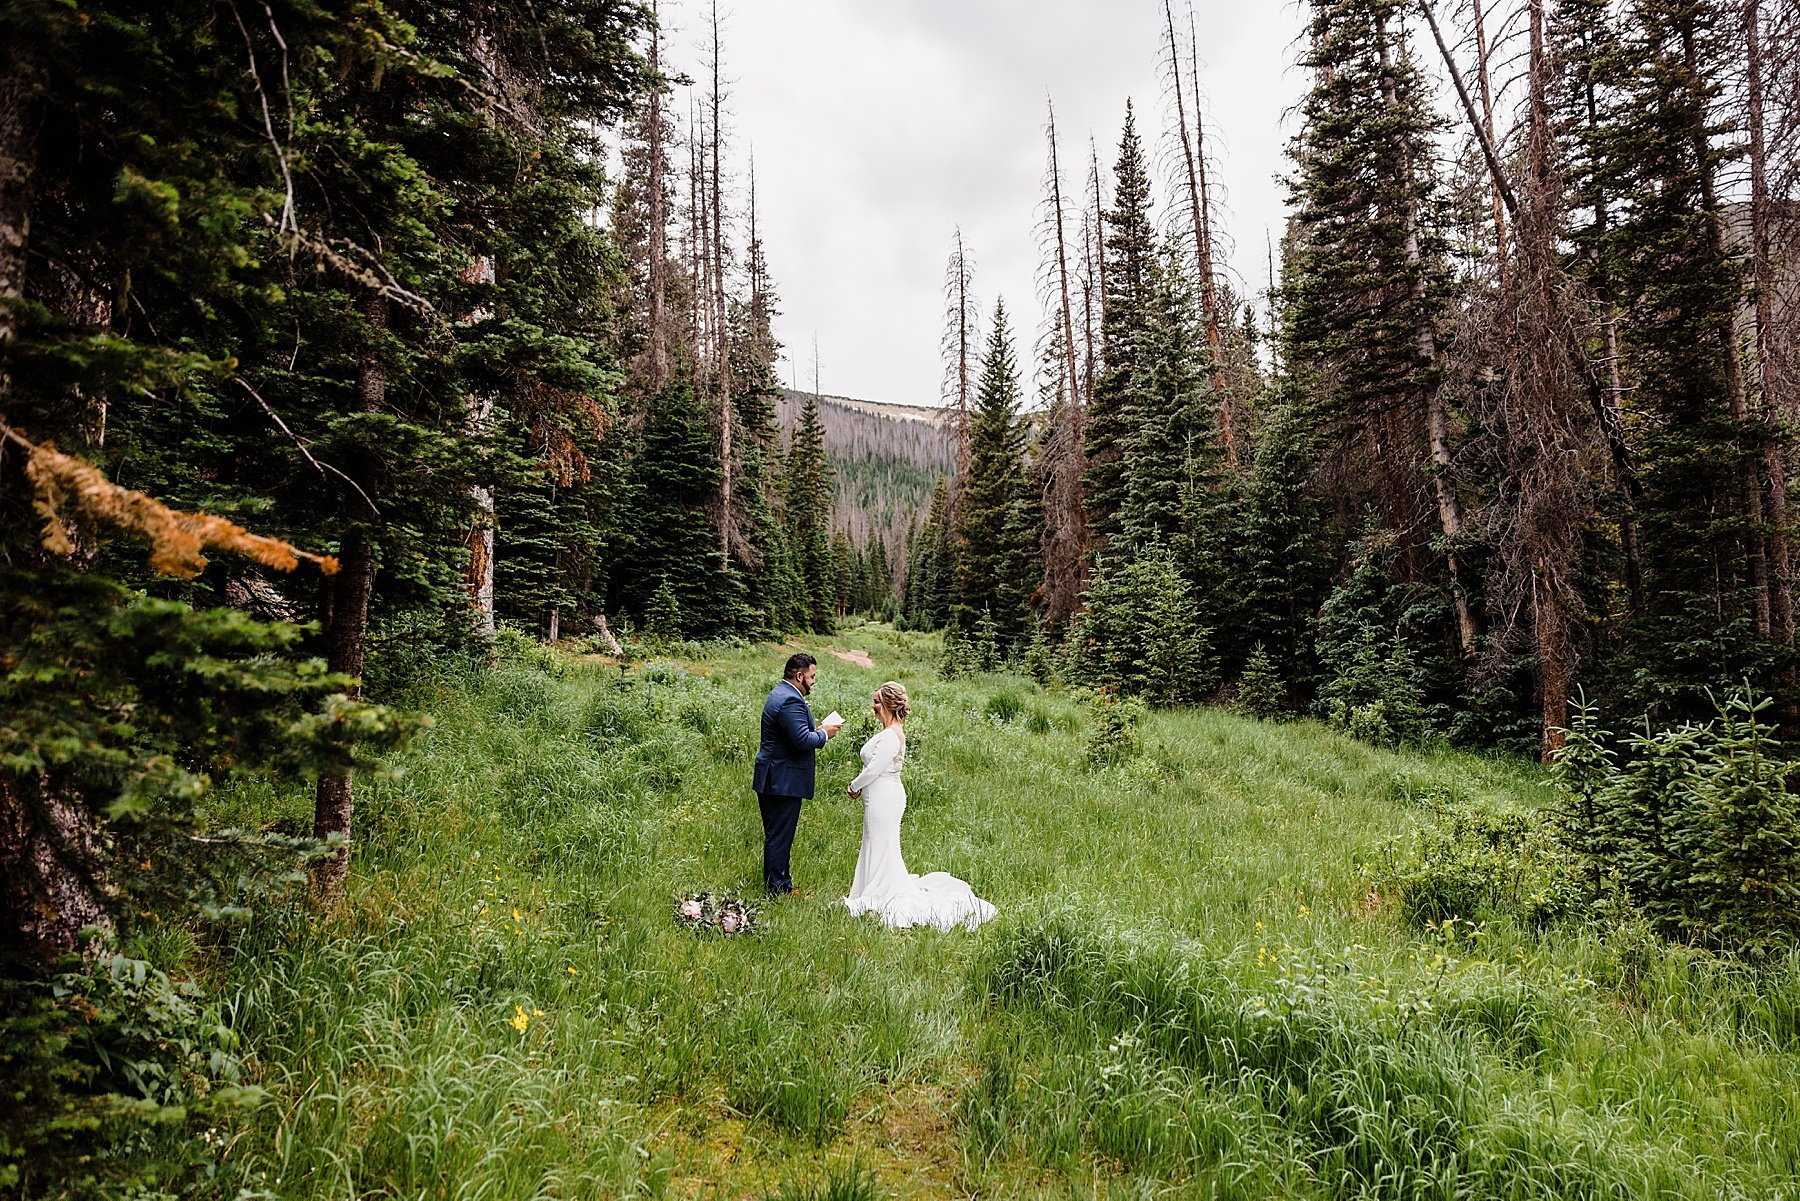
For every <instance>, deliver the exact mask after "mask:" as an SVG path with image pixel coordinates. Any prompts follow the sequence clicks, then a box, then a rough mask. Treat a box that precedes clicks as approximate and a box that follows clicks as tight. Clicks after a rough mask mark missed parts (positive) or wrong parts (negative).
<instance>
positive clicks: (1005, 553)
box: [953, 303, 1037, 649]
mask: <svg viewBox="0 0 1800 1201" xmlns="http://www.w3.org/2000/svg"><path fill="white" fill-rule="evenodd" d="M1034 517H1035V506H1034V505H1032V504H1031V503H1030V502H1029V498H1028V497H1027V495H1026V492H1025V430H1024V427H1023V426H1022V425H1021V424H1020V422H1019V373H1018V364H1017V360H1016V359H1015V358H1014V352H1013V341H1012V330H1011V328H1010V327H1009V326H1008V324H1007V320H1006V306H1005V305H1004V304H1000V303H996V304H995V306H994V324H993V328H992V330H991V331H990V332H989V334H988V341H987V347H986V351H985V353H984V355H983V358H982V364H981V379H980V382H979V384H978V385H977V389H976V409H975V417H974V422H973V427H972V428H971V430H970V434H969V478H968V480H967V481H966V482H965V484H964V486H963V497H962V512H961V514H960V518H959V521H958V524H957V531H956V533H957V540H958V543H959V557H958V562H957V568H958V574H957V589H956V608H955V611H954V613H953V620H954V621H955V623H956V625H957V626H958V627H959V628H960V629H963V630H969V629H972V628H974V624H975V622H976V620H977V619H978V617H979V616H980V615H981V614H984V613H985V614H987V615H989V617H990V619H991V620H992V622H993V623H994V626H995V629H996V631H997V636H998V637H999V639H1000V641H1001V643H1002V644H1003V647H1004V648H1006V649H1010V648H1011V647H1012V646H1013V644H1014V643H1015V642H1017V641H1018V640H1019V639H1020V638H1021V637H1022V636H1023V635H1024V633H1025V629H1026V625H1027V623H1028V621H1029V619H1030V612H1029V604H1030V599H1031V592H1032V589H1033V588H1034V587H1035V585H1036V582H1037V580H1036V575H1037V570H1036V563H1037V534H1036V528H1035V521H1034Z"/></svg>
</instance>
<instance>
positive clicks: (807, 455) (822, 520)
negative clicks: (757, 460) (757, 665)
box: [782, 396, 837, 631]
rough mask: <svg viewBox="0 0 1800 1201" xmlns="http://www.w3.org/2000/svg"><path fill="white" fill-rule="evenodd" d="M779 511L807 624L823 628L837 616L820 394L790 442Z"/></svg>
mask: <svg viewBox="0 0 1800 1201" xmlns="http://www.w3.org/2000/svg"><path fill="white" fill-rule="evenodd" d="M785 467H786V471H785V478H784V480H783V487H782V511H783V514H784V516H785V518H786V522H787V535H788V544H789V546H790V547H791V549H792V551H793V555H794V566H795V569H796V570H797V572H798V574H799V576H800V580H801V583H802V584H803V585H804V587H805V596H806V603H805V613H806V624H805V628H807V629H809V630H816V631H827V630H830V629H831V628H832V626H833V625H834V624H835V620H836V609H837V573H836V570H835V568H834V566H833V563H832V558H831V533H830V531H831V519H832V507H833V506H832V485H831V479H832V471H831V462H830V460H829V459H827V457H826V455H825V426H824V424H823V423H822V422H821V421H820V419H819V406H818V400H817V398H816V397H814V396H808V397H807V398H806V401H805V403H804V405H803V407H802V408H801V410H800V424H799V425H798V426H796V427H795V429H794V432H793V436H792V440H791V441H790V443H789V445H788V453H787V462H786V464H785Z"/></svg>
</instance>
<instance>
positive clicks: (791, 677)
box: [752, 651, 843, 896]
mask: <svg viewBox="0 0 1800 1201" xmlns="http://www.w3.org/2000/svg"><path fill="white" fill-rule="evenodd" d="M818 678H819V661H818V660H817V659H814V658H813V657H812V656H811V655H809V654H807V653H806V652H805V651H801V652H800V653H798V654H795V655H790V656H788V661H787V667H786V668H785V669H784V670H783V671H782V673H781V683H779V684H777V685H775V687H774V688H772V689H770V690H769V696H768V699H767V700H765V701H763V710H762V745H761V746H760V747H758V748H757V751H756V775H755V780H754V783H753V784H752V787H754V788H755V789H756V799H757V802H758V803H759V804H760V805H761V806H762V822H763V887H765V888H767V889H768V890H769V892H770V893H771V894H773V895H776V896H781V895H783V894H786V893H790V892H793V891H794V881H793V879H792V878H791V877H790V876H789V875H788V852H790V851H791V850H793V847H794V827H795V826H797V825H799V823H800V802H801V801H803V800H805V799H806V798H808V797H810V796H812V794H813V754H814V752H816V751H817V750H818V749H819V748H820V747H822V746H824V745H825V744H826V743H827V742H830V741H831V740H832V739H833V738H835V737H836V736H837V732H838V731H839V730H841V729H843V722H842V721H841V720H840V721H836V722H833V723H832V724H830V725H828V726H825V727H823V728H819V727H817V726H815V725H814V724H813V715H812V709H811V708H809V707H808V706H807V703H806V697H807V694H808V693H810V692H811V691H812V689H813V683H814V681H816V680H817V679H818Z"/></svg>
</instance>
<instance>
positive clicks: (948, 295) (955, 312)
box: [942, 225, 979, 515]
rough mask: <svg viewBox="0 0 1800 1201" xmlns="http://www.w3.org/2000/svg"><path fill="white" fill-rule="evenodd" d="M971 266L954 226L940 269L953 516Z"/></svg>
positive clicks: (964, 453) (970, 341)
mask: <svg viewBox="0 0 1800 1201" xmlns="http://www.w3.org/2000/svg"><path fill="white" fill-rule="evenodd" d="M974 282H975V264H974V260H973V259H971V258H970V257H969V250H968V247H967V246H966V245H965V244H964V243H963V233H962V227H961V226H960V225H959V226H957V227H956V236H955V241H954V242H953V243H952V246H951V250H950V262H949V263H948V264H947V265H946V266H945V268H944V339H943V347H942V349H943V353H944V399H945V401H946V402H947V403H948V404H949V405H950V406H951V408H950V413H951V420H952V422H953V423H954V424H953V427H952V428H953V430H954V433H955V437H956V480H955V481H954V483H953V485H952V487H951V489H950V507H951V512H952V514H953V515H954V514H955V513H956V512H957V511H958V510H959V508H960V502H961V498H962V489H963V485H964V482H965V481H966V480H967V479H968V478H969V384H970V379H971V375H972V373H971V371H970V366H971V362H972V358H973V356H974V354H975V336H976V334H975V323H976V321H977V320H979V317H978V315H977V314H976V312H975V291H974Z"/></svg>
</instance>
